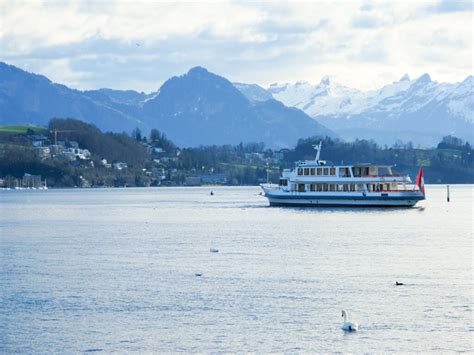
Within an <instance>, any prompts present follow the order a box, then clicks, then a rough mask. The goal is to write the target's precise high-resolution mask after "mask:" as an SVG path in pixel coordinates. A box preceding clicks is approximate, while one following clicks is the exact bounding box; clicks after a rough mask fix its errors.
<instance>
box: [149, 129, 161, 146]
mask: <svg viewBox="0 0 474 355" xmlns="http://www.w3.org/2000/svg"><path fill="white" fill-rule="evenodd" d="M159 140H160V131H158V130H157V129H156V128H153V129H152V130H151V132H150V142H151V143H158V141H159Z"/></svg>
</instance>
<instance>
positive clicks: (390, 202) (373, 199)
mask: <svg viewBox="0 0 474 355" xmlns="http://www.w3.org/2000/svg"><path fill="white" fill-rule="evenodd" d="M262 188H263V187H262ZM263 190H264V191H265V197H266V198H268V201H269V202H270V206H307V207H318V206H319V207H323V206H360V207H411V206H414V205H415V204H416V203H417V202H418V201H420V200H424V199H425V197H424V195H423V194H422V193H418V192H415V191H414V192H411V191H410V192H393V193H365V194H364V193H360V192H351V193H344V192H338V193H333V194H330V193H321V194H310V193H295V192H283V191H282V190H279V189H266V188H263Z"/></svg>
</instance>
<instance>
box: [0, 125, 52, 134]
mask: <svg viewBox="0 0 474 355" xmlns="http://www.w3.org/2000/svg"><path fill="white" fill-rule="evenodd" d="M28 129H31V130H32V131H33V132H35V134H45V133H48V130H47V129H46V128H43V127H37V126H28V125H25V126H0V134H26V131H27V130H28Z"/></svg>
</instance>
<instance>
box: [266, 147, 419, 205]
mask: <svg viewBox="0 0 474 355" xmlns="http://www.w3.org/2000/svg"><path fill="white" fill-rule="evenodd" d="M321 144H322V142H320V143H319V145H316V146H314V148H315V149H316V151H317V153H316V159H315V160H306V161H299V162H297V163H296V167H295V168H294V169H285V170H283V173H282V175H281V177H280V181H279V184H278V185H277V184H268V183H267V184H261V185H260V186H261V188H262V189H263V191H264V195H265V197H267V198H268V201H269V202H270V206H375V207H382V206H393V207H401V206H406V207H411V206H414V205H415V204H416V203H417V202H418V201H421V200H424V199H425V188H424V178H423V169H422V168H421V167H420V170H419V172H418V176H417V178H416V183H415V185H413V184H412V180H411V179H410V177H409V176H408V175H401V174H394V173H393V172H392V166H391V165H372V164H355V165H330V164H327V162H326V161H324V160H320V159H319V158H320V154H321Z"/></svg>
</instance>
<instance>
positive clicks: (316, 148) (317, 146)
mask: <svg viewBox="0 0 474 355" xmlns="http://www.w3.org/2000/svg"><path fill="white" fill-rule="evenodd" d="M322 144H323V142H322V141H320V142H319V144H318V145H316V144H313V148H314V149H315V150H316V151H317V153H316V159H315V161H316V164H318V165H319V156H320V154H321V145H322Z"/></svg>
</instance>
